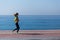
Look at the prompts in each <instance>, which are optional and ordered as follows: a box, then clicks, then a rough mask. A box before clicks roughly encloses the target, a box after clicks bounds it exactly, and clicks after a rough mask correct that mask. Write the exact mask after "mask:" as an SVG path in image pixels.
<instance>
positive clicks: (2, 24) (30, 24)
mask: <svg viewBox="0 0 60 40" xmlns="http://www.w3.org/2000/svg"><path fill="white" fill-rule="evenodd" d="M19 19H20V22H19V26H20V29H21V30H60V15H21V16H19ZM14 28H15V23H14V16H11V15H0V30H12V29H14Z"/></svg>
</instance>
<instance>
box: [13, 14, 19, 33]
mask: <svg viewBox="0 0 60 40" xmlns="http://www.w3.org/2000/svg"><path fill="white" fill-rule="evenodd" d="M18 15H19V14H18V13H16V14H14V16H15V19H14V21H15V25H16V28H15V29H14V30H13V31H15V30H17V33H18V32H19V29H20V27H19V24H18V22H19V18H18Z"/></svg>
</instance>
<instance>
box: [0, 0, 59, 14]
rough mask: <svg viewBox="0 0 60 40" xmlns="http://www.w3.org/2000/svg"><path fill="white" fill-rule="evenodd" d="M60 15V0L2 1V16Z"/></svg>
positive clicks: (0, 10) (0, 7)
mask: <svg viewBox="0 0 60 40" xmlns="http://www.w3.org/2000/svg"><path fill="white" fill-rule="evenodd" d="M16 12H18V13H19V14H20V15H60V0H0V15H13V14H14V13H16Z"/></svg>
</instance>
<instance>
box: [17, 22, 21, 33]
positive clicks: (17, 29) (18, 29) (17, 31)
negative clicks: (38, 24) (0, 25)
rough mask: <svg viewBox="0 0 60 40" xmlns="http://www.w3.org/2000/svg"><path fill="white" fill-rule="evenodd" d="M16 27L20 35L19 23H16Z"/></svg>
mask: <svg viewBox="0 0 60 40" xmlns="http://www.w3.org/2000/svg"><path fill="white" fill-rule="evenodd" d="M16 27H17V33H18V32H19V29H20V27H19V25H18V22H17V23H16Z"/></svg>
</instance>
